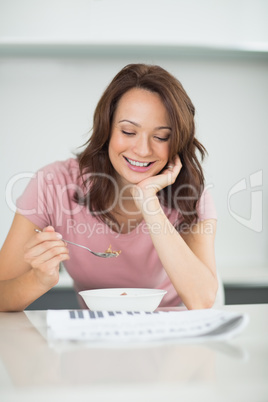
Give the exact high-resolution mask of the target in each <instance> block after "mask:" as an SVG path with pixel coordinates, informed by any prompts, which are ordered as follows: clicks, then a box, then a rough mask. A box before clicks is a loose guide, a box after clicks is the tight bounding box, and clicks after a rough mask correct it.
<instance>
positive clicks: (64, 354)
mask: <svg viewBox="0 0 268 402" xmlns="http://www.w3.org/2000/svg"><path fill="white" fill-rule="evenodd" d="M224 309H227V310H231V311H237V312H247V313H248V314H249V316H250V323H249V325H248V326H247V328H246V329H244V331H243V332H242V333H241V334H240V335H238V336H237V337H236V338H234V339H232V340H231V341H229V342H228V343H227V342H223V343H212V342H209V343H197V342H196V343H195V342H193V343H188V344H184V343H180V342H172V343H162V344H147V345H146V344H141V345H136V346H131V345H129V346H124V347H113V346H105V347H97V348H96V347H92V346H90V347H85V345H83V344H79V343H78V344H66V343H65V344H63V343H62V344H61V343H59V344H58V345H57V346H54V347H53V346H50V345H49V344H48V342H47V340H46V339H45V336H46V321H45V319H46V312H45V311H28V312H27V313H26V312H21V313H0V355H1V363H0V400H1V402H16V401H20V402H24V401H25V402H26V401H27V402H43V401H45V402H48V401H49V400H51V401H53V402H54V401H56V402H63V401H64V402H69V401H72V402H83V401H90V402H99V401H104V402H134V401H135V402H137V401H139V402H140V401H146V402H151V401H152V402H155V401H156V402H158V401H161V402H163V401H167V402H170V401H181V402H185V401H193V402H197V401H201V400H202V401H206V402H210V401H211V402H220V401H228V402H230V401H235V402H239V401H241V402H247V401H248V402H261V401H263V402H267V401H268V304H262V305H237V306H225V307H224Z"/></svg>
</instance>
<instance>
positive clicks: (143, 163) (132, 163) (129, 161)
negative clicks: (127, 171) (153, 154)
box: [124, 156, 153, 167]
mask: <svg viewBox="0 0 268 402" xmlns="http://www.w3.org/2000/svg"><path fill="white" fill-rule="evenodd" d="M124 158H125V159H126V161H127V162H128V163H130V165H132V166H139V167H148V166H150V165H151V164H152V163H153V162H137V161H133V160H132V159H129V158H127V157H126V156H124Z"/></svg>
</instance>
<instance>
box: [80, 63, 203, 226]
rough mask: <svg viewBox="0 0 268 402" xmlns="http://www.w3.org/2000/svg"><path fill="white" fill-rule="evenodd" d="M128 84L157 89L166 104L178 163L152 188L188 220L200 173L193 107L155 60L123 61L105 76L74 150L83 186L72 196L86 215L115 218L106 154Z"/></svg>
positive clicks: (200, 148)
mask: <svg viewBox="0 0 268 402" xmlns="http://www.w3.org/2000/svg"><path fill="white" fill-rule="evenodd" d="M132 88H141V89H145V90H148V91H151V92H154V93H157V94H159V96H160V98H161V100H162V102H163V104H164V106H165V107H166V109H167V112H168V115H169V119H170V125H171V137H170V151H169V152H170V155H169V160H172V159H173V158H174V157H175V155H177V154H178V155H179V157H180V159H181V162H182V169H181V171H180V173H179V175H178V177H177V179H176V181H175V183H174V184H172V185H170V186H168V187H166V188H164V189H163V190H161V191H160V192H159V193H158V197H159V199H160V202H161V203H162V204H163V205H165V206H167V207H169V208H176V209H177V210H178V213H179V214H180V215H182V218H183V222H184V224H186V225H190V224H191V223H193V222H195V221H196V220H197V218H198V215H197V211H196V206H197V202H198V200H199V198H200V195H201V193H202V191H203V187H204V176H203V171H202V167H201V164H200V162H199V159H198V157H197V154H196V151H199V153H200V156H201V160H203V158H204V156H205V153H206V150H205V148H204V146H203V145H202V144H201V143H200V142H199V141H198V140H197V139H196V137H195V122H194V115H195V108H194V106H193V104H192V102H191V100H190V98H189V97H188V95H187V93H186V92H185V90H184V88H183V86H182V85H181V83H180V82H179V81H178V80H177V79H176V78H175V77H174V76H173V75H171V74H170V73H168V72H167V71H166V70H164V69H163V68H161V67H159V66H155V65H146V64H129V65H127V66H125V67H124V68H123V69H122V70H121V71H120V72H119V73H118V74H117V75H116V76H115V77H114V79H113V80H112V81H111V83H110V84H109V86H108V87H107V88H106V90H105V91H104V93H103V95H102V97H101V99H100V100H99V102H98V104H97V107H96V109H95V113H94V118H93V129H92V135H91V137H90V138H89V140H88V142H87V143H86V144H85V145H86V148H85V149H84V151H83V152H81V153H80V154H79V155H78V161H79V167H80V172H81V175H82V177H83V178H84V185H85V189H86V190H85V192H84V193H83V195H82V196H79V194H78V193H76V195H75V200H76V201H77V202H78V203H82V204H84V205H87V207H88V208H89V210H90V212H91V214H92V215H94V216H96V217H98V218H99V219H100V220H102V221H103V222H106V223H107V222H110V223H111V222H113V223H117V221H116V219H115V217H114V216H113V214H112V208H111V205H112V204H113V203H114V201H115V199H116V196H117V194H116V189H115V185H114V184H115V177H116V174H115V173H116V172H115V171H114V168H113V166H112V164H111V162H110V159H109V156H108V145H109V139H110V133H111V128H112V121H113V116H114V112H115V110H116V107H117V105H118V102H119V100H120V98H121V97H122V95H123V94H124V93H126V92H127V91H129V90H130V89H132Z"/></svg>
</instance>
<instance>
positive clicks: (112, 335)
mask: <svg viewBox="0 0 268 402" xmlns="http://www.w3.org/2000/svg"><path fill="white" fill-rule="evenodd" d="M248 321H249V317H248V315H247V314H240V313H235V312H229V311H224V310H216V309H203V310H186V311H155V312H142V311H95V312H94V311H90V310H48V311H47V327H48V333H47V336H48V339H49V340H52V341H55V340H65V341H90V342H103V341H109V342H111V341H112V342H133V341H145V342H148V341H166V340H183V341H187V340H188V341H193V340H194V341H196V340H199V341H208V340H213V341H215V340H219V341H222V340H228V339H231V338H232V337H234V336H236V335H237V334H239V333H240V332H241V331H242V330H243V329H244V328H245V327H246V325H247V324H248Z"/></svg>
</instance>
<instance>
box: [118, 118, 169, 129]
mask: <svg viewBox="0 0 268 402" xmlns="http://www.w3.org/2000/svg"><path fill="white" fill-rule="evenodd" d="M124 122H127V123H130V124H133V125H134V126H136V127H141V125H140V124H138V123H136V122H135V121H131V120H126V119H124V120H120V121H119V122H118V123H124ZM155 130H171V127H169V126H159V127H155Z"/></svg>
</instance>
